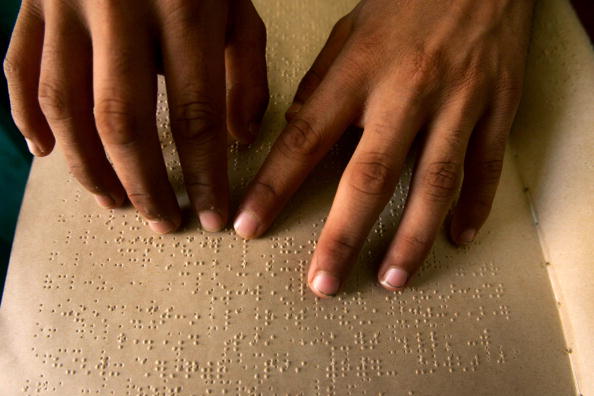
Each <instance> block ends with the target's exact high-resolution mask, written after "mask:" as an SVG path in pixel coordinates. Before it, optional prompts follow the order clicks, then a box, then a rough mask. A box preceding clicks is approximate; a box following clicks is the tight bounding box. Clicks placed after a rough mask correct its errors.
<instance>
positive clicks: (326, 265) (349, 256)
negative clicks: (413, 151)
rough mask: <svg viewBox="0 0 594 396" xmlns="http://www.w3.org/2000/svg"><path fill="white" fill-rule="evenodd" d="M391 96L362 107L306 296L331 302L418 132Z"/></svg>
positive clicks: (412, 109) (417, 113) (408, 110)
mask: <svg viewBox="0 0 594 396" xmlns="http://www.w3.org/2000/svg"><path fill="white" fill-rule="evenodd" d="M393 91H394V90H392V89H389V90H388V89H386V91H385V92H383V93H381V92H378V93H377V94H376V95H374V97H373V98H372V100H371V101H370V102H369V104H368V105H367V107H368V108H369V109H370V110H369V111H368V113H367V114H366V115H365V129H364V131H363V136H362V138H361V141H360V142H359V145H358V146H357V148H356V150H355V152H354V154H353V156H352V158H351V160H350V161H349V164H348V165H347V167H346V169H345V171H344V173H343V175H342V178H341V179H340V184H339V186H338V190H337V192H336V197H335V198H334V202H333V204H332V208H331V209H330V213H329V215H328V219H327V220H326V223H325V225H324V228H323V230H322V233H321V235H320V238H319V240H318V244H317V248H316V251H315V252H314V255H313V258H312V261H311V265H310V267H309V273H308V283H309V287H310V288H311V290H312V291H313V292H314V293H315V294H316V295H318V296H319V297H327V296H333V295H335V294H336V293H337V292H338V289H339V287H340V285H341V283H342V282H343V281H344V279H346V277H347V275H348V270H349V268H350V267H351V265H352V264H353V262H354V261H355V259H356V257H357V255H358V253H359V251H360V249H361V247H362V245H363V243H364V242H365V239H366V238H367V235H368V234H369V231H370V229H371V227H372V226H373V224H374V223H375V221H376V220H377V217H378V216H379V214H380V212H381V211H382V209H383V208H384V206H385V205H386V204H387V202H388V201H389V200H390V197H391V196H392V194H393V192H394V188H395V186H396V183H397V182H398V177H399V175H400V171H401V168H402V164H403V163H404V160H405V158H406V153H407V152H408V149H409V147H410V145H411V144H412V141H413V139H414V136H415V134H416V132H417V130H418V129H419V128H420V126H421V122H422V111H421V110H420V109H419V108H417V107H416V105H414V104H413V103H414V102H412V101H404V102H401V103H398V102H397V101H398V100H399V99H397V98H396V99H395V95H394V92H393Z"/></svg>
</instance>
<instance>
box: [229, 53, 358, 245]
mask: <svg viewBox="0 0 594 396" xmlns="http://www.w3.org/2000/svg"><path fill="white" fill-rule="evenodd" d="M346 68H347V63H346V62H343V61H341V60H340V59H337V63H336V64H335V65H334V66H333V67H332V68H331V69H330V70H329V71H328V75H327V76H326V78H325V79H324V81H322V83H321V84H320V86H319V87H318V89H317V90H316V92H315V93H314V94H313V95H312V96H311V97H310V98H309V100H308V101H307V102H306V103H305V105H304V106H303V110H302V111H301V112H300V113H299V116H298V117H294V118H293V119H291V121H289V123H288V124H287V126H286V127H285V129H284V130H283V131H282V132H281V134H280V135H279V137H278V138H277V140H276V141H275V143H274V145H273V147H272V149H271V151H270V153H269V155H268V157H267V158H266V160H265V162H264V164H263V165H262V167H261V168H260V170H259V171H258V174H257V175H256V177H255V178H254V180H253V181H252V182H251V183H250V186H248V190H247V192H246V194H245V197H244V199H243V202H242V203H241V204H240V208H239V215H238V216H237V217H236V219H235V222H234V224H233V225H234V228H235V231H236V232H237V233H238V234H239V235H240V236H242V237H243V238H255V237H257V236H259V235H261V234H262V233H263V232H264V231H265V230H266V229H267V228H268V227H269V226H270V224H271V223H272V221H273V220H274V218H275V217H276V216H277V214H278V213H279V212H280V210H281V209H282V207H283V206H284V205H285V204H286V202H287V201H288V199H289V198H290V197H291V196H292V195H293V193H294V192H295V191H296V190H297V188H298V187H299V186H300V185H301V183H302V182H303V180H304V179H305V178H306V177H307V175H308V174H309V172H310V171H311V170H312V169H313V167H314V166H315V165H316V164H317V163H318V162H319V161H320V160H321V159H322V157H323V156H324V155H325V154H326V153H327V152H328V150H329V149H330V147H331V146H332V145H333V144H334V143H335V142H336V141H337V140H338V138H339V137H340V135H341V134H342V133H343V131H344V130H345V129H346V128H347V127H348V126H349V125H350V124H351V122H352V120H353V119H354V117H355V116H357V114H358V112H359V111H360V107H361V103H362V93H361V92H360V91H359V90H358V87H359V86H360V81H359V80H360V79H361V77H360V76H357V75H356V74H354V73H352V72H351V71H348V72H347V69H346ZM320 109H324V110H323V111H320Z"/></svg>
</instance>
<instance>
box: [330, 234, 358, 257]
mask: <svg viewBox="0 0 594 396" xmlns="http://www.w3.org/2000/svg"><path fill="white" fill-rule="evenodd" d="M357 251H358V244H357V242H356V241H354V240H353V239H352V238H351V237H349V236H348V235H344V234H337V235H332V236H331V237H329V238H327V239H326V240H325V241H324V244H323V249H322V252H323V254H324V256H325V258H326V259H327V260H328V262H330V263H332V262H344V261H345V260H347V259H348V258H350V257H352V256H353V255H354V254H356V252H357ZM324 261H326V260H324Z"/></svg>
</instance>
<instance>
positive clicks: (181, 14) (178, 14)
mask: <svg viewBox="0 0 594 396" xmlns="http://www.w3.org/2000/svg"><path fill="white" fill-rule="evenodd" d="M197 3H198V2H194V1H187V0H169V1H164V2H160V5H161V6H162V7H163V12H164V15H165V17H166V20H167V21H168V22H169V23H170V24H171V25H173V26H178V27H180V26H181V27H185V26H192V25H193V24H195V23H196V19H195V18H196V12H195V11H196V7H197Z"/></svg>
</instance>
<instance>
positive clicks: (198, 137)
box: [4, 0, 268, 233]
mask: <svg viewBox="0 0 594 396" xmlns="http://www.w3.org/2000/svg"><path fill="white" fill-rule="evenodd" d="M265 47H266V29H265V27H264V24H263V22H262V20H261V19H260V17H259V16H258V14H257V12H256V10H255V8H254V6H253V5H252V3H251V1H250V0H235V1H231V0H209V1H206V0H205V1H193V0H152V1H147V0H130V1H125V2H122V1H119V0H103V1H75V0H63V1H59V0H56V1H46V2H44V1H41V0H24V1H23V3H22V6H21V10H20V13H19V17H18V20H17V23H16V26H15V29H14V32H13V35H12V38H11V43H10V47H9V50H8V54H7V56H6V60H5V62H4V70H5V73H6V77H7V80H8V85H9V93H10V100H11V108H12V114H13V118H14V120H15V123H16V124H17V126H18V128H19V129H20V130H21V132H22V134H23V135H24V136H25V138H26V139H27V143H28V146H29V148H30V150H31V152H32V153H33V154H35V155H37V156H45V155H47V154H49V153H50V152H51V151H52V149H53V146H54V142H55V141H57V142H58V144H60V146H61V148H62V150H63V152H64V154H65V156H66V160H67V162H68V165H69V168H70V171H71V172H72V174H73V175H74V176H75V177H76V179H78V181H79V182H80V183H81V184H82V185H83V186H84V187H85V188H86V189H87V190H89V191H90V192H91V193H93V194H94V195H95V198H96V200H97V202H98V203H99V204H100V205H101V206H104V207H107V208H115V207H118V206H120V205H122V203H123V202H124V199H125V195H127V196H128V198H129V199H130V201H131V202H132V204H133V205H134V206H135V207H136V209H138V211H139V212H140V213H141V214H142V215H143V216H144V217H145V218H146V219H147V220H148V222H149V225H150V227H151V228H152V229H153V230H154V231H156V232H159V233H167V232H171V231H174V230H175V229H177V228H178V227H179V225H180V222H181V216H180V209H179V206H178V203H177V200H176V197H175V194H174V192H173V189H172V187H171V185H170V184H169V181H168V179H167V172H166V168H165V164H164V161H163V155H162V152H161V147H160V144H159V138H158V135H157V127H156V119H155V113H156V100H157V79H156V77H157V73H158V72H159V71H161V69H163V72H164V74H165V76H166V79H167V94H168V100H169V108H170V119H171V128H172V133H173V137H174V140H175V143H176V145H177V150H178V153H179V157H180V162H181V165H182V169H183V175H184V180H185V185H186V189H187V192H188V195H189V197H190V201H191V202H192V205H193V208H194V209H195V211H196V213H197V215H198V217H199V218H200V222H201V224H202V227H203V228H204V229H206V230H208V231H217V230H220V229H221V228H223V227H224V226H225V224H226V222H227V218H228V201H229V198H228V194H229V193H228V191H229V187H228V179H227V173H226V169H227V161H226V150H227V148H226V135H227V130H228V131H229V133H230V134H231V135H233V136H234V137H235V138H237V139H238V140H240V141H242V142H250V141H252V140H253V139H254V137H255V134H256V132H257V131H258V129H259V123H260V120H261V119H262V116H263V114H264V111H265V110H266V106H267V104H268V85H267V78H266V60H265ZM225 88H226V89H225ZM106 154H108V155H109V158H110V159H111V160H112V162H113V167H112V165H111V164H110V162H109V161H108V159H107V156H106Z"/></svg>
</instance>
